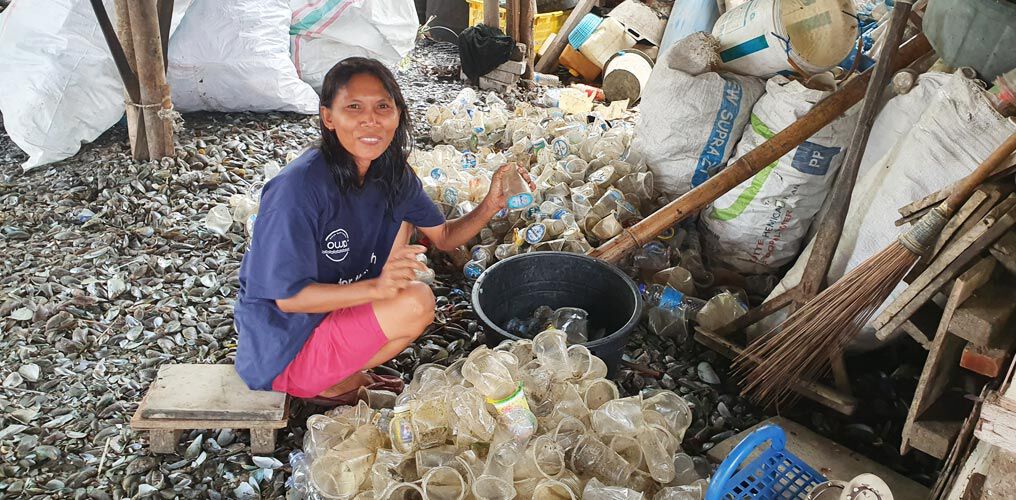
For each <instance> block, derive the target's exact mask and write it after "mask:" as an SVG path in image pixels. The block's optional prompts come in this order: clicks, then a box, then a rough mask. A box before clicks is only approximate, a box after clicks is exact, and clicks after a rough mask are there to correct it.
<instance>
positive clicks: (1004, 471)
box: [980, 450, 1016, 498]
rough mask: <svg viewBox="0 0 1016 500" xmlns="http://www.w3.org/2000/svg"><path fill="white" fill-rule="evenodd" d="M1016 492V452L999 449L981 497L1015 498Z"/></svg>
mask: <svg viewBox="0 0 1016 500" xmlns="http://www.w3.org/2000/svg"><path fill="white" fill-rule="evenodd" d="M1014 492H1016V452H1014V451H1012V450H998V451H996V452H995V456H994V458H993V459H992V462H991V467H989V468H988V471H987V473H986V474H985V478H984V486H983V487H982V496H981V497H980V498H1013V496H1014V494H1016V493H1014Z"/></svg>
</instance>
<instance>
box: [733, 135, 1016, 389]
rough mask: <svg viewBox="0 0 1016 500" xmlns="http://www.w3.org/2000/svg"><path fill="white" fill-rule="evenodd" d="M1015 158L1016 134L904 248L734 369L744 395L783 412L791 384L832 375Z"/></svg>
mask: <svg viewBox="0 0 1016 500" xmlns="http://www.w3.org/2000/svg"><path fill="white" fill-rule="evenodd" d="M1013 151H1016V134H1013V135H1011V136H1009V138H1008V139H1006V141H1005V142H1004V143H1002V145H1001V146H999V147H998V149H996V150H995V151H994V152H992V153H991V155H990V156H988V158H987V159H986V160H984V162H983V163H981V164H980V165H979V166H978V167H977V169H975V170H974V171H973V172H971V173H970V175H968V176H967V177H966V178H965V179H963V180H962V181H961V182H960V183H959V184H958V185H957V186H956V188H955V189H954V190H953V192H952V193H951V194H950V195H949V197H948V198H946V200H945V201H943V202H942V203H941V204H939V205H938V206H937V207H935V208H933V209H932V210H931V211H929V212H928V213H927V214H925V215H924V216H923V217H921V219H920V220H918V222H917V223H916V224H914V225H913V226H912V227H911V228H910V229H909V230H908V231H907V232H906V233H904V234H902V235H900V237H899V238H898V239H897V240H896V241H894V242H893V243H892V244H890V245H889V246H888V247H886V248H885V249H883V250H882V251H880V252H879V253H877V254H875V255H874V256H872V257H870V258H869V259H867V260H865V261H864V262H862V263H861V264H860V265H859V266H857V267H856V268H854V269H853V270H851V271H850V272H849V273H847V274H846V275H845V276H843V277H842V278H840V279H839V280H838V281H837V282H836V283H834V284H833V285H832V286H830V287H829V288H827V289H825V290H824V291H823V292H821V293H819V294H818V295H816V296H815V298H813V299H812V300H810V301H808V303H806V304H805V305H804V306H803V307H801V308H800V309H798V310H797V311H795V312H794V313H793V314H791V315H790V317H789V318H787V320H786V321H785V322H784V323H783V324H782V325H781V327H782V328H781V329H779V330H777V328H780V327H777V328H774V329H773V330H771V331H769V332H768V333H766V334H765V335H764V336H762V337H761V338H759V339H758V340H757V341H756V342H754V343H752V344H751V345H750V346H748V347H747V348H746V349H745V350H744V351H743V352H742V353H741V355H740V356H738V357H737V358H736V359H735V360H734V363H733V364H734V368H735V373H738V374H741V375H744V377H743V378H744V383H743V384H742V391H741V392H742V394H744V395H745V396H746V397H748V398H750V399H752V400H753V401H755V402H756V403H759V404H762V405H770V404H772V405H779V404H780V403H782V402H783V401H784V400H785V399H786V398H787V396H788V395H789V391H790V389H791V386H792V384H791V383H789V381H794V380H813V379H815V378H817V377H818V376H820V375H824V374H825V373H827V372H828V370H829V359H830V356H832V355H834V354H837V353H839V352H840V351H841V350H842V349H843V348H844V347H846V345H847V343H849V342H850V341H851V340H853V338H854V337H855V336H857V334H858V333H860V331H861V329H862V328H863V327H864V325H865V324H866V323H867V322H868V320H870V319H871V316H872V315H873V314H874V313H875V310H876V309H877V308H878V307H879V306H880V305H881V304H882V303H883V302H885V300H886V298H887V297H888V296H889V294H890V293H891V292H892V291H893V289H894V288H896V286H897V285H898V284H899V283H900V281H901V280H902V279H903V277H904V276H905V275H906V273H907V271H908V270H910V268H911V266H913V265H914V263H916V262H917V260H918V259H919V258H920V257H921V256H922V255H924V254H925V253H927V252H928V250H929V249H931V248H932V247H933V246H934V244H935V241H936V240H937V238H938V236H939V234H940V233H941V232H942V228H943V227H945V225H946V223H947V222H948V221H949V218H950V217H952V216H953V214H954V213H956V210H957V209H958V208H959V207H960V206H961V205H963V203H965V202H966V200H967V198H969V197H970V195H971V194H972V193H973V192H974V190H975V189H977V187H978V186H979V185H980V184H981V183H982V182H984V181H985V180H986V179H987V178H988V177H989V176H990V175H991V174H992V173H993V172H994V171H995V169H996V168H997V167H998V166H999V165H1000V164H1002V162H1003V161H1004V160H1005V159H1006V158H1008V157H1009V155H1010V154H1012V152H1013Z"/></svg>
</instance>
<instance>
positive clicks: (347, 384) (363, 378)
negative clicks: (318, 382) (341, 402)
mask: <svg viewBox="0 0 1016 500" xmlns="http://www.w3.org/2000/svg"><path fill="white" fill-rule="evenodd" d="M371 382H372V380H371V378H370V377H369V376H368V375H367V373H365V372H362V371H361V372H356V373H354V374H352V375H350V376H349V377H347V378H346V379H345V380H343V381H342V382H339V383H338V384H335V385H333V386H331V387H329V388H328V389H325V390H324V391H323V392H322V393H321V394H319V395H320V396H321V397H323V398H334V397H336V396H341V395H343V394H345V393H347V392H350V391H355V390H357V389H359V388H360V387H362V386H365V385H368V384H370V383H371Z"/></svg>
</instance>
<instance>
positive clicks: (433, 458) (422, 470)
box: [414, 445, 459, 477]
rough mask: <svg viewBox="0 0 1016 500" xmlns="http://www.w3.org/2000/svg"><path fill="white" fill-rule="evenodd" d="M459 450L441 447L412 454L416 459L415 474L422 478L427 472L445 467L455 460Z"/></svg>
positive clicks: (451, 446) (451, 447) (448, 446)
mask: <svg viewBox="0 0 1016 500" xmlns="http://www.w3.org/2000/svg"><path fill="white" fill-rule="evenodd" d="M458 453H459V450H458V448H456V447H455V446H454V445H442V446H438V447H436V448H428V449H425V450H419V451H417V452H416V453H415V454H414V458H415V459H416V474H417V475H418V476H420V477H423V476H424V475H425V474H427V472H429V471H430V470H431V469H434V468H436V467H441V466H444V465H447V464H448V463H450V462H451V461H452V460H455V457H456V455H458Z"/></svg>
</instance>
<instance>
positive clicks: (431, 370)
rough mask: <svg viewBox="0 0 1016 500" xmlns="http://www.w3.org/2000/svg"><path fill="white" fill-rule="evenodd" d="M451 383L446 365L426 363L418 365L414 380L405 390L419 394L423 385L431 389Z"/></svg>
mask: <svg viewBox="0 0 1016 500" xmlns="http://www.w3.org/2000/svg"><path fill="white" fill-rule="evenodd" d="M450 385H451V384H450V383H449V382H448V376H447V375H446V373H445V367H443V366H441V365H437V364H434V363H425V364H422V365H420V366H418V367H417V368H416V370H415V371H414V372H413V380H412V381H410V382H409V386H408V387H406V391H405V392H408V393H409V394H418V393H419V392H420V391H421V388H423V387H426V388H427V390H428V391H429V390H431V389H434V388H437V387H448V386H450Z"/></svg>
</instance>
